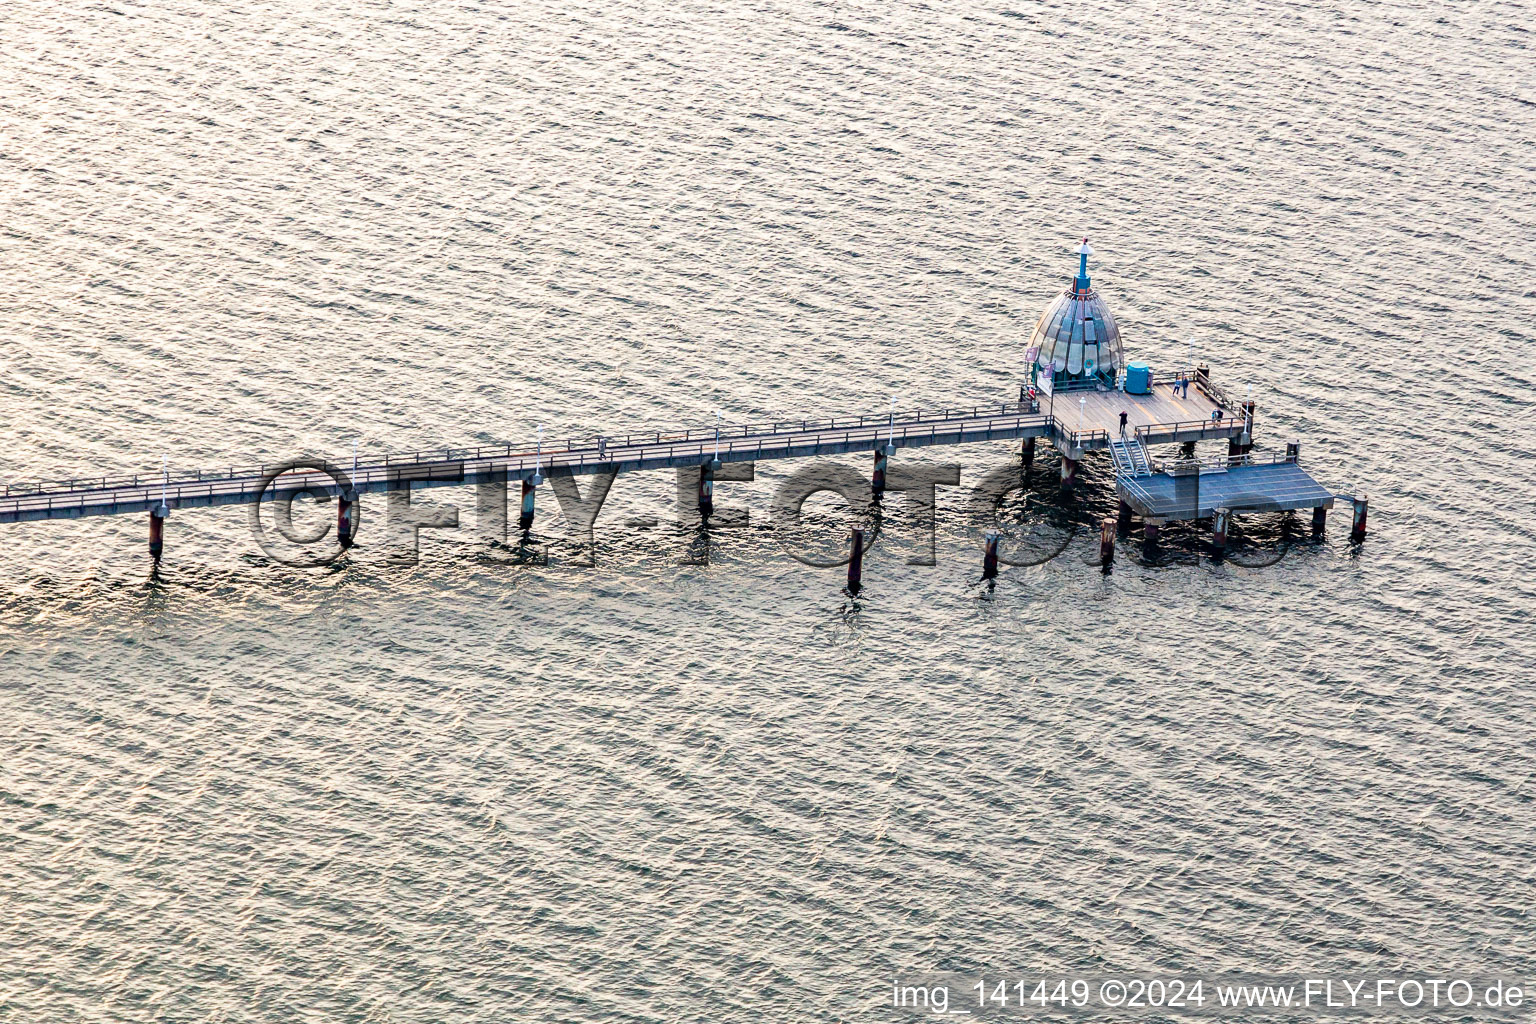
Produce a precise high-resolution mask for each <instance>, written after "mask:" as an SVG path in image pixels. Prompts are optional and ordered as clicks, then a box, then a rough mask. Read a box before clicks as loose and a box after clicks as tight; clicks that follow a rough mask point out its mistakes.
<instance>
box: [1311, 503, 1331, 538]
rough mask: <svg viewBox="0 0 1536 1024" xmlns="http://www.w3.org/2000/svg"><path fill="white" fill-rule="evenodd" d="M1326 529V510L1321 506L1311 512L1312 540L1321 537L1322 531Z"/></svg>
mask: <svg viewBox="0 0 1536 1024" xmlns="http://www.w3.org/2000/svg"><path fill="white" fill-rule="evenodd" d="M1327 528H1328V510H1327V509H1326V508H1324V507H1323V506H1322V505H1319V506H1317V508H1315V509H1313V510H1312V539H1313V540H1317V539H1318V538H1320V537H1322V535H1323V531H1324V530H1325V529H1327Z"/></svg>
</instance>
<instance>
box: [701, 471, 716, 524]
mask: <svg viewBox="0 0 1536 1024" xmlns="http://www.w3.org/2000/svg"><path fill="white" fill-rule="evenodd" d="M714 514H715V471H714V469H713V468H711V467H710V465H709V464H708V463H706V464H705V465H702V466H700V467H699V516H700V517H701V518H703V519H708V518H709V517H710V516H712V515H714Z"/></svg>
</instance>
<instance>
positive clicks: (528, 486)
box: [517, 480, 534, 533]
mask: <svg viewBox="0 0 1536 1024" xmlns="http://www.w3.org/2000/svg"><path fill="white" fill-rule="evenodd" d="M533 491H534V486H533V481H532V480H524V481H523V511H522V513H521V514H520V515H519V516H518V517H517V526H518V529H520V530H522V531H523V532H524V533H527V532H528V531H529V530H531V529H533Z"/></svg>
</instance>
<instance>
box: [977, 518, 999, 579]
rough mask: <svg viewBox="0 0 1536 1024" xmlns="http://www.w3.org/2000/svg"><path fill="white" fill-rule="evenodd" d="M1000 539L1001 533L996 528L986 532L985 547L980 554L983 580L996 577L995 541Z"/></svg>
mask: <svg viewBox="0 0 1536 1024" xmlns="http://www.w3.org/2000/svg"><path fill="white" fill-rule="evenodd" d="M1001 539H1002V534H1000V533H998V532H997V531H996V530H990V531H988V532H987V547H986V551H985V553H984V554H983V555H982V556H981V578H982V579H984V580H990V579H996V578H997V542H998V541H999V540H1001Z"/></svg>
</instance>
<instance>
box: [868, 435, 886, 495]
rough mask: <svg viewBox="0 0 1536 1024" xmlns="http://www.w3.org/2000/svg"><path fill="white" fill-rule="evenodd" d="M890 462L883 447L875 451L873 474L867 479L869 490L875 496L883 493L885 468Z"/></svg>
mask: <svg viewBox="0 0 1536 1024" xmlns="http://www.w3.org/2000/svg"><path fill="white" fill-rule="evenodd" d="M889 460H890V455H888V454H887V453H886V449H885V446H884V445H881V446H880V447H879V448H876V449H875V472H874V475H873V476H871V477H870V478H869V486H870V489H871V490H873V491H874V492H875V493H876V494H884V493H885V467H886V464H887V463H888V462H889Z"/></svg>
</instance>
